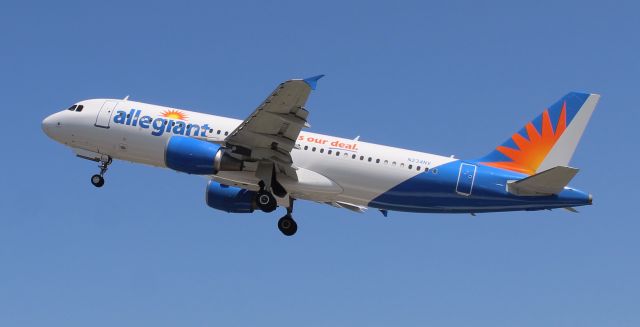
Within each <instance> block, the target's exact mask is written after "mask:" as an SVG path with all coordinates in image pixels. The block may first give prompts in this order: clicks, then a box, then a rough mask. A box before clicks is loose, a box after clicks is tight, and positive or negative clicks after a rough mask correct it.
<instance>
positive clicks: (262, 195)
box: [256, 191, 278, 212]
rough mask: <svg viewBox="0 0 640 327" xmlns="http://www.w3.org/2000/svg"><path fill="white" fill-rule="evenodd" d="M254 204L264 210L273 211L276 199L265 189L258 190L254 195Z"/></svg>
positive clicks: (276, 203) (275, 206) (276, 204)
mask: <svg viewBox="0 0 640 327" xmlns="http://www.w3.org/2000/svg"><path fill="white" fill-rule="evenodd" d="M256 206H258V209H260V210H262V211H264V212H273V210H276V208H277V207H278V201H277V200H276V198H275V197H274V196H273V194H271V193H269V192H266V191H260V192H258V194H257V195H256Z"/></svg>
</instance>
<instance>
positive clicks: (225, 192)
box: [205, 180, 256, 213]
mask: <svg viewBox="0 0 640 327" xmlns="http://www.w3.org/2000/svg"><path fill="white" fill-rule="evenodd" d="M205 198H206V201H207V205H208V206H210V207H211V208H214V209H218V210H222V211H226V212H233V213H251V212H253V210H254V209H255V208H256V203H255V198H256V192H254V191H249V190H245V189H241V188H239V187H234V186H227V185H222V184H220V183H218V182H216V181H213V180H211V181H209V184H208V185H207V192H206V195H205Z"/></svg>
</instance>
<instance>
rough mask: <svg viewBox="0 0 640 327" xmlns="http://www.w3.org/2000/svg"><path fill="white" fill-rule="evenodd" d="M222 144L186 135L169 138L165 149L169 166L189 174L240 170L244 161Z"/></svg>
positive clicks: (166, 161)
mask: <svg viewBox="0 0 640 327" xmlns="http://www.w3.org/2000/svg"><path fill="white" fill-rule="evenodd" d="M227 151H228V149H225V148H222V147H221V146H220V145H218V144H215V143H211V142H207V141H203V140H198V139H194V138H190V137H186V136H172V137H171V138H169V141H168V142H167V145H166V147H165V151H164V163H165V165H166V166H167V167H169V168H171V169H173V170H177V171H181V172H184V173H187V174H195V175H215V174H217V173H218V172H219V171H240V170H242V168H243V164H242V161H241V160H239V159H236V158H234V157H232V156H231V155H230V154H229V153H228V152H227Z"/></svg>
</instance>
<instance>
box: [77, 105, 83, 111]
mask: <svg viewBox="0 0 640 327" xmlns="http://www.w3.org/2000/svg"><path fill="white" fill-rule="evenodd" d="M82 109H84V106H83V105H79V106H78V108H76V112H80V111H82Z"/></svg>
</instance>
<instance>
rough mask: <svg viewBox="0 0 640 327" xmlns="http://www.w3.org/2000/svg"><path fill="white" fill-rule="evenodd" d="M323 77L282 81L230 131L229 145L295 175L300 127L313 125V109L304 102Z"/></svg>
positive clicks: (246, 158)
mask: <svg viewBox="0 0 640 327" xmlns="http://www.w3.org/2000/svg"><path fill="white" fill-rule="evenodd" d="M323 76H324V75H318V76H314V77H310V78H307V79H303V80H289V81H286V82H284V83H282V84H280V85H279V86H278V87H277V88H276V89H275V90H274V91H273V92H271V94H270V95H269V96H268V97H267V99H265V100H264V102H262V104H260V106H258V108H257V109H256V110H255V111H254V112H253V113H252V114H251V115H250V116H249V117H248V118H247V119H245V120H244V121H243V122H242V124H240V125H239V126H238V127H237V128H236V129H235V130H234V131H233V132H231V134H229V136H228V137H227V138H226V139H225V143H226V145H227V147H228V148H229V149H231V150H232V152H233V153H235V154H237V155H240V156H242V157H243V159H245V160H250V161H265V160H266V161H270V162H273V163H274V164H275V165H276V167H278V168H279V169H280V171H282V172H283V173H286V174H287V175H292V174H293V175H295V169H294V167H292V163H293V161H292V159H291V150H292V149H293V148H294V147H295V143H296V139H297V138H298V134H299V133H300V130H302V128H304V127H309V124H308V123H307V117H308V116H309V112H308V111H307V109H305V108H304V105H305V103H306V102H307V98H308V97H309V93H311V90H314V89H315V87H316V84H317V82H318V80H319V79H320V78H322V77H323ZM292 177H293V176H292Z"/></svg>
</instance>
